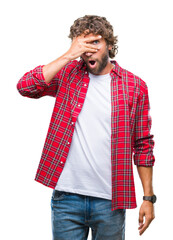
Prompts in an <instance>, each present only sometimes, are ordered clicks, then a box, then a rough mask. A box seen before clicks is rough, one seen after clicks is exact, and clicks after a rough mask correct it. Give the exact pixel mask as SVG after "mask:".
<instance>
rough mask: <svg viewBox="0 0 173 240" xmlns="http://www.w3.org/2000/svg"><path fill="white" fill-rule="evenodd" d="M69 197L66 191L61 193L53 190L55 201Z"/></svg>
mask: <svg viewBox="0 0 173 240" xmlns="http://www.w3.org/2000/svg"><path fill="white" fill-rule="evenodd" d="M66 195H67V193H66V192H64V191H59V190H55V189H54V190H53V194H52V200H53V201H58V200H62V199H64V197H65V196H66Z"/></svg>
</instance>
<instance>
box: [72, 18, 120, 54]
mask: <svg viewBox="0 0 173 240" xmlns="http://www.w3.org/2000/svg"><path fill="white" fill-rule="evenodd" d="M87 29H88V30H89V31H88V34H89V33H93V34H95V35H97V34H99V35H101V36H102V37H103V38H104V39H105V41H106V43H107V45H111V46H112V49H111V50H109V57H110V58H114V57H115V55H116V54H117V53H118V46H117V42H118V36H114V35H113V27H112V25H111V24H110V23H109V22H108V21H107V19H106V18H105V17H100V16H96V15H85V16H84V17H81V18H78V19H76V20H75V21H74V23H73V25H72V26H71V27H70V34H69V36H68V37H69V38H71V39H73V38H74V37H78V36H80V35H81V34H82V33H84V31H85V30H87Z"/></svg>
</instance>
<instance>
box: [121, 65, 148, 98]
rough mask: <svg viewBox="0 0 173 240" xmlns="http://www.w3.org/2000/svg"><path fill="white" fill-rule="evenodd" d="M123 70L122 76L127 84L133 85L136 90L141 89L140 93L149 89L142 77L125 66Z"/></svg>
mask: <svg viewBox="0 0 173 240" xmlns="http://www.w3.org/2000/svg"><path fill="white" fill-rule="evenodd" d="M121 71H122V78H123V80H124V81H125V82H126V84H128V86H129V87H132V88H133V89H134V90H136V91H139V94H140V95H143V94H144V93H145V91H146V89H147V84H146V82H145V81H144V80H143V79H142V78H141V77H139V76H138V75H136V74H134V73H132V72H131V71H129V70H127V69H125V68H121Z"/></svg>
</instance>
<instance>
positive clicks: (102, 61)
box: [86, 51, 109, 75]
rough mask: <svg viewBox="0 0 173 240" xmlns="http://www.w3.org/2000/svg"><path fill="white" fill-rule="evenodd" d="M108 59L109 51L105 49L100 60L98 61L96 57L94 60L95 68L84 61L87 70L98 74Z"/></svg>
mask: <svg viewBox="0 0 173 240" xmlns="http://www.w3.org/2000/svg"><path fill="white" fill-rule="evenodd" d="M108 60H109V52H108V51H106V52H105V53H104V55H102V58H101V60H100V61H99V60H98V59H97V60H95V61H96V62H97V67H96V68H94V69H93V68H90V66H89V65H88V64H87V63H86V65H87V68H88V71H89V72H90V73H92V74H94V75H99V74H100V73H101V72H102V71H103V70H104V68H105V67H106V66H107V64H108Z"/></svg>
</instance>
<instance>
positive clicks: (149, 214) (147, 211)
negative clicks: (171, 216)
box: [138, 200, 155, 235]
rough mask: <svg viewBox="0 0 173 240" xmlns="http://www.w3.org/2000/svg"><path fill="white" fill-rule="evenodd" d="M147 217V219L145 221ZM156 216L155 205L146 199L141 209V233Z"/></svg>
mask: <svg viewBox="0 0 173 240" xmlns="http://www.w3.org/2000/svg"><path fill="white" fill-rule="evenodd" d="M144 217H145V221H144ZM154 218H155V215H154V205H153V203H152V202H150V201H146V200H144V201H143V203H142V205H141V208H140V210H139V228H138V230H139V234H140V235H142V234H143V233H144V231H145V230H146V229H147V228H148V227H149V225H150V223H151V222H152V220H153V219H154Z"/></svg>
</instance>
